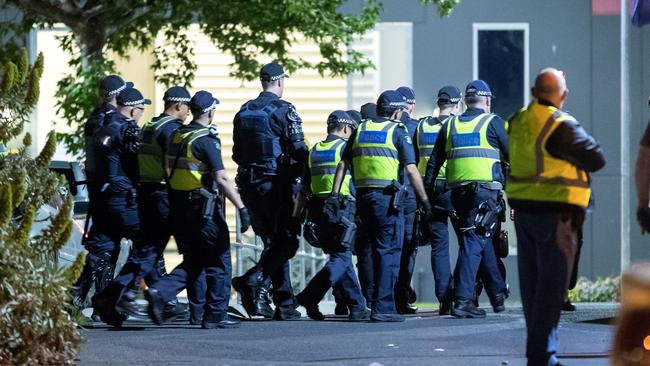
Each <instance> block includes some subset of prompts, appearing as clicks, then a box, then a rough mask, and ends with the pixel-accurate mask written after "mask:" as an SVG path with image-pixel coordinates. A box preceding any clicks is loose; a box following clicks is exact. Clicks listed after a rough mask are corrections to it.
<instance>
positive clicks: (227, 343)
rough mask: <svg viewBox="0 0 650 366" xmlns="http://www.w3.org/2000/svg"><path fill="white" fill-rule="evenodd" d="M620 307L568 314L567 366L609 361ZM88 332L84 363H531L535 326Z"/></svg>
mask: <svg viewBox="0 0 650 366" xmlns="http://www.w3.org/2000/svg"><path fill="white" fill-rule="evenodd" d="M322 308H323V310H324V312H326V311H327V310H329V309H328V306H323V307H322ZM330 308H331V306H330ZM616 311H617V306H616V305H615V304H578V311H576V312H572V313H568V312H567V313H563V315H562V320H561V323H560V342H561V347H560V351H559V356H560V359H561V361H562V362H563V364H566V365H594V366H598V365H608V359H607V357H608V352H609V350H610V348H611V343H612V338H613V332H614V326H613V325H612V318H613V317H614V316H615V315H616ZM302 313H303V314H305V312H304V310H303V311H302ZM82 332H83V335H84V337H85V343H84V344H83V346H82V348H81V352H80V354H79V355H78V358H77V362H78V364H79V365H219V366H223V365H364V366H382V365H384V366H388V365H408V366H416V365H525V357H524V350H525V342H526V327H525V323H524V318H523V314H522V312H521V308H519V307H516V306H515V307H511V309H509V310H507V311H506V312H505V313H501V314H493V313H491V312H488V316H487V317H486V318H485V319H456V318H453V317H449V316H438V315H437V313H436V312H435V311H433V310H429V311H426V310H425V311H421V312H420V313H419V314H418V315H416V316H409V317H408V318H407V320H406V321H405V322H403V323H368V322H361V323H351V322H348V321H346V317H343V316H328V317H327V319H326V320H325V321H313V320H309V319H308V318H303V319H301V320H297V321H284V322H282V321H270V320H248V321H244V322H242V324H241V327H240V328H238V329H218V330H203V329H200V327H197V326H190V325H189V324H188V323H187V322H172V323H169V324H166V325H163V326H156V325H153V324H152V323H150V322H145V321H127V322H126V323H125V324H124V326H123V327H122V328H121V329H113V328H111V327H108V326H104V325H94V326H92V325H91V326H86V327H84V330H83V331H82Z"/></svg>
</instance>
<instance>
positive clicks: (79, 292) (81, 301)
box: [70, 260, 93, 311]
mask: <svg viewBox="0 0 650 366" xmlns="http://www.w3.org/2000/svg"><path fill="white" fill-rule="evenodd" d="M92 285H93V271H92V266H91V264H90V262H89V261H88V260H86V263H85V264H84V268H83V272H81V275H80V276H79V278H78V279H77V282H75V284H74V285H73V286H72V289H71V291H70V292H71V294H72V298H71V300H70V301H71V303H72V306H74V307H75V308H76V309H77V310H79V311H81V310H83V309H84V308H86V307H87V306H86V305H88V304H87V302H86V297H87V296H88V291H90V288H91V287H92Z"/></svg>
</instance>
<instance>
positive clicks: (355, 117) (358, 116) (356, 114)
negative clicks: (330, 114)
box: [345, 109, 363, 123]
mask: <svg viewBox="0 0 650 366" xmlns="http://www.w3.org/2000/svg"><path fill="white" fill-rule="evenodd" d="M345 113H347V114H348V116H350V117H352V119H353V120H355V122H357V123H361V121H362V120H363V117H362V116H361V112H359V111H355V110H354V109H350V110H347V111H345Z"/></svg>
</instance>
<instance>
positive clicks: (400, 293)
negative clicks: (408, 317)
mask: <svg viewBox="0 0 650 366" xmlns="http://www.w3.org/2000/svg"><path fill="white" fill-rule="evenodd" d="M395 308H396V309H397V312H398V313H400V314H416V313H417V312H418V308H417V307H415V306H412V305H411V304H409V290H408V288H405V287H398V288H397V289H396V290H395Z"/></svg>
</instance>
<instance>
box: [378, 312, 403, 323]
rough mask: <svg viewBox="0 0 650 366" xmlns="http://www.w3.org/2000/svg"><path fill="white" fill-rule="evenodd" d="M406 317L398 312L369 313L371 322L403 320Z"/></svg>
mask: <svg viewBox="0 0 650 366" xmlns="http://www.w3.org/2000/svg"><path fill="white" fill-rule="evenodd" d="M405 319H406V318H404V315H400V314H381V313H372V314H370V321H371V322H403V321H404V320H405Z"/></svg>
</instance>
